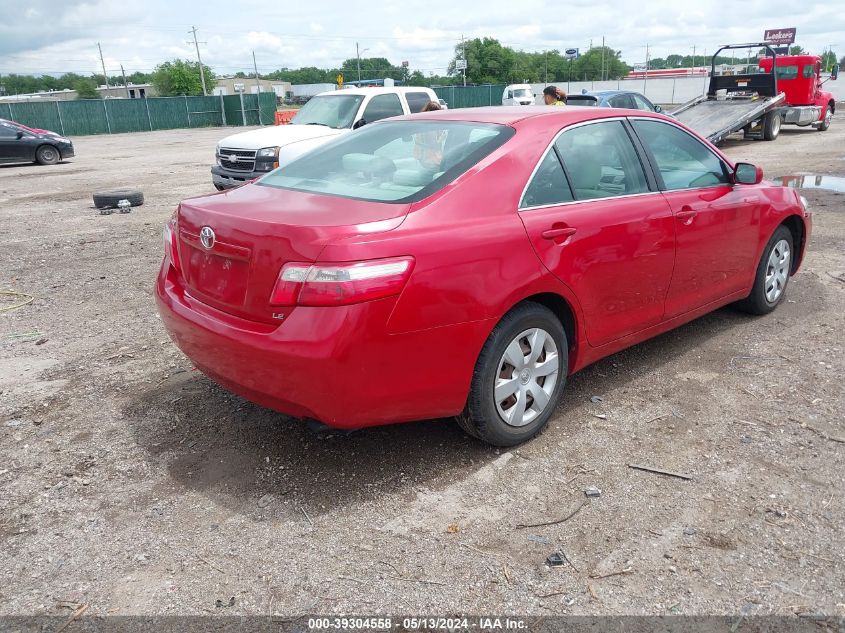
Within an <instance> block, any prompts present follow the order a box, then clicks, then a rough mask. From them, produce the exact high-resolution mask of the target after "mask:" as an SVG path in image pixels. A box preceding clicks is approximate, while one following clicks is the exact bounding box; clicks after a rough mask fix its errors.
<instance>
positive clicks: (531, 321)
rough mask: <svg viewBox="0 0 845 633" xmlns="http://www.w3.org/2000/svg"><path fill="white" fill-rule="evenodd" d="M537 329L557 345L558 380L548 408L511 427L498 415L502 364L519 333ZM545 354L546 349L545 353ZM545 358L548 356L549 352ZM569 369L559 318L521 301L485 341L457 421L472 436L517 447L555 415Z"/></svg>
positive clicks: (541, 307) (539, 306) (565, 342)
mask: <svg viewBox="0 0 845 633" xmlns="http://www.w3.org/2000/svg"><path fill="white" fill-rule="evenodd" d="M534 328H539V329H541V330H543V331H544V332H545V333H546V334H547V335H548V336H550V337H551V339H552V340H553V341H554V344H555V346H556V347H557V355H558V356H557V360H558V368H557V382H556V383H555V385H554V387H553V389H552V392H551V394H550V395H549V397H548V403H547V404H546V405H545V408H544V409H542V411H541V412H539V413H537V414H536V416H535V417H534V419H533V420H531V421H530V422H529V423H528V424H526V425H524V426H511V425H510V424H508V423H506V422H505V421H504V420H503V419H502V417H501V416H500V415H499V412H498V409H497V404H496V399H495V397H494V390H495V385H496V380H497V378H498V377H499V376H498V373H499V369H500V365H499V364H500V362H501V361H502V358H503V355H504V354H505V350H506V349H507V348H508V347H509V345H510V344H511V343H512V342H515V341H516V340H517V337H519V336H520V334H522V333H524V332H525V331H526V330H531V329H534ZM545 354H546V353H545V352H543V355H545ZM545 357H546V358H549V357H548V355H545ZM541 358H542V355H541ZM568 368H569V354H568V348H567V340H566V333H565V332H564V330H563V326H562V325H561V322H560V320H559V319H558V318H557V317H556V316H555V314H554V313H553V312H552V311H551V310H549V309H548V308H546V307H545V306H542V305H540V304H538V303H534V302H531V301H526V302H525V303H521V304H519V305H518V306H516V307H515V308H513V309H512V310H511V311H510V312H508V313H507V314H506V315H505V316H504V317H502V320H501V321H499V323H498V324H497V325H496V327H495V328H493V331H492V332H491V333H490V336H489V337H488V338H487V341H486V342H485V343H484V347H483V348H482V349H481V353H480V354H479V355H478V360H477V361H476V364H475V370H474V372H473V376H472V384H471V386H470V392H469V398H468V399H467V404H466V408H465V409H464V411H463V412H462V413H461V415H460V416H458V424H459V425H460V427H461V428H462V429H464V430H465V431H466V432H467V433H469V434H470V435H472V436H473V437H476V438H479V439H481V440H483V441H485V442H487V443H488V444H492V445H494V446H515V445H517V444H521V443H522V442H525V441H527V440H529V439H531V438H532V437H534V436H535V435H537V433H539V432H540V431H541V430H542V429H543V428H544V427H545V426H546V424H547V423H548V421H549V418H551V417H552V415H553V414H554V411H555V408H556V406H557V403H558V402H559V400H560V396H561V393H562V392H563V388H564V385H565V384H566V377H567V373H568ZM535 379H536V380H538V381H539V380H541V379H540V378H535ZM542 380H543V384H545V380H548V378H547V377H543V378H542ZM522 384H525V383H522Z"/></svg>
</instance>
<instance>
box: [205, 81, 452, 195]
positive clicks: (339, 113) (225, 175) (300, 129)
mask: <svg viewBox="0 0 845 633" xmlns="http://www.w3.org/2000/svg"><path fill="white" fill-rule="evenodd" d="M429 101H435V102H437V95H436V94H435V93H434V91H433V90H431V89H430V88H414V87H390V88H349V89H346V90H334V91H331V92H323V93H320V94H318V95H316V96H314V97H312V98H311V99H310V100H309V101H308V103H306V104H305V105H304V106H302V109H301V110H300V111H299V112H298V113H297V115H296V116H295V117H294V118H293V120H292V121H291V122H290V124H289V125H277V126H271V127H263V128H261V129H259V130H252V131H250V132H241V133H239V134H232V135H231V136H227V137H226V138H224V139H223V140H222V141H220V142H219V143H218V144H217V152H216V158H217V161H216V162H217V164H216V165H214V166H213V167H212V168H211V179H212V181H213V183H214V186H215V187H216V188H217V189H219V190H221V191H222V190H223V189H231V188H232V187H239V186H240V185H242V184H244V183H245V182H247V181H249V180H252V179H253V178H257V177H258V176H263V175H264V174H266V173H267V172H268V171H272V170H273V169H275V168H276V167H279V166H280V165H284V164H285V163H289V162H290V161H291V160H293V159H294V158H297V157H298V156H301V155H302V154H304V153H305V152H308V151H310V150H312V149H314V148H315V147H317V146H319V145H322V144H323V143H326V142H327V141H330V140H331V139H333V138H336V137H337V136H339V135H341V134H347V133H349V132H351V131H352V130H355V129H357V128H359V127H361V126H362V125H364V124H366V123H372V122H373V121H378V120H380V119H386V118H388V117H392V116H402V115H404V114H412V113H414V112H420V111H421V110H422V109H423V108H424V107H425V106H426V104H427V103H428V102H429Z"/></svg>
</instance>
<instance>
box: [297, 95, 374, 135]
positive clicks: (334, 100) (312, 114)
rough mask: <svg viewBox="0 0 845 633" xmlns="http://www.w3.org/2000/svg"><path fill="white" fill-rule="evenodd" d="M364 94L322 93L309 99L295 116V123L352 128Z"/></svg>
mask: <svg viewBox="0 0 845 633" xmlns="http://www.w3.org/2000/svg"><path fill="white" fill-rule="evenodd" d="M363 100H364V96H363V95H322V96H316V97H312V98H311V99H309V100H308V103H306V104H305V105H304V106H302V108H301V109H300V110H299V112H298V113H297V114H296V116H295V117H293V119H292V120H291V123H292V124H293V125H325V126H326V127H330V128H334V129H337V130H339V129H342V128H350V127H352V123H353V122H354V121H355V115H356V114H357V113H358V108H359V107H361V102H362V101H363Z"/></svg>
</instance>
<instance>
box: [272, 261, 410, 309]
mask: <svg viewBox="0 0 845 633" xmlns="http://www.w3.org/2000/svg"><path fill="white" fill-rule="evenodd" d="M413 267H414V259H413V257H395V258H391V259H374V260H371V261H364V262H350V263H337V264H334V263H332V264H299V263H293V262H290V263H287V264H285V265H284V266H282V270H281V271H280V272H279V278H278V280H277V281H276V287H275V288H273V294H272V295H271V297H270V304H271V305H276V306H292V305H302V306H339V305H348V304H351V303H361V302H363V301H372V300H373V299H381V298H383V297H389V296H391V295H396V294H399V293H400V292H402V288H404V287H405V282H407V281H408V277H410V275H411V270H412V269H413Z"/></svg>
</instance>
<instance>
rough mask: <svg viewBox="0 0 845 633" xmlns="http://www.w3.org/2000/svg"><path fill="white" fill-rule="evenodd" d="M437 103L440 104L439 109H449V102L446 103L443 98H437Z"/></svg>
mask: <svg viewBox="0 0 845 633" xmlns="http://www.w3.org/2000/svg"><path fill="white" fill-rule="evenodd" d="M437 103H439V104H440V109H441V110H448V109H449V104H448V103H446V100H445V99H438V100H437Z"/></svg>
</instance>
